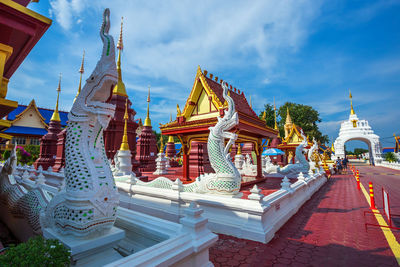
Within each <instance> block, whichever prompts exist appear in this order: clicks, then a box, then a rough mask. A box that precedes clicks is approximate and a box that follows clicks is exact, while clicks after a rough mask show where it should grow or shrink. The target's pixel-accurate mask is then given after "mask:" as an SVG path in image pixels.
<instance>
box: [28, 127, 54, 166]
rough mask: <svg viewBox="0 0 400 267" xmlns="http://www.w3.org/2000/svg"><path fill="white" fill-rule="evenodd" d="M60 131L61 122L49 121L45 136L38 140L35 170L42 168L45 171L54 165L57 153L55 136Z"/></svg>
mask: <svg viewBox="0 0 400 267" xmlns="http://www.w3.org/2000/svg"><path fill="white" fill-rule="evenodd" d="M60 131H61V122H60V121H50V123H49V129H48V132H47V134H45V135H44V136H43V137H42V138H41V139H40V154H39V158H38V159H37V160H36V161H35V163H34V166H35V168H36V169H37V168H38V167H39V166H42V167H43V169H44V170H47V168H48V167H50V166H53V165H54V163H55V159H56V153H57V135H58V133H59V132H60Z"/></svg>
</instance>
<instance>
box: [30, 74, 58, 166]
mask: <svg viewBox="0 0 400 267" xmlns="http://www.w3.org/2000/svg"><path fill="white" fill-rule="evenodd" d="M60 92H61V74H60V80H59V82H58V87H57V102H56V108H55V110H54V112H53V115H52V116H51V118H50V123H49V127H48V131H47V133H46V134H45V135H44V136H43V137H42V138H41V139H40V153H39V158H38V159H37V160H36V161H35V163H34V166H35V168H36V169H37V168H38V167H39V166H42V168H43V170H47V169H48V168H49V167H53V165H54V163H55V159H56V154H57V140H58V136H57V135H58V134H59V133H60V132H61V130H62V128H61V119H60V114H59V112H58V101H59V98H60Z"/></svg>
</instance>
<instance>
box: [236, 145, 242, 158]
mask: <svg viewBox="0 0 400 267" xmlns="http://www.w3.org/2000/svg"><path fill="white" fill-rule="evenodd" d="M236 154H237V155H242V144H241V143H239V144H238V149H237V152H236Z"/></svg>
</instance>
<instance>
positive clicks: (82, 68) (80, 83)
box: [74, 50, 85, 102]
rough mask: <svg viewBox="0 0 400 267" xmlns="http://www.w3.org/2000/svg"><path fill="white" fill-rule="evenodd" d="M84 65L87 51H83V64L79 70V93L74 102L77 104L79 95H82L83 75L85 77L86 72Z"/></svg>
mask: <svg viewBox="0 0 400 267" xmlns="http://www.w3.org/2000/svg"><path fill="white" fill-rule="evenodd" d="M84 64H85V50H83V55H82V63H81V67H80V69H79V73H80V76H79V85H78V92H77V93H76V96H75V98H74V102H75V100H76V98H77V97H78V95H79V94H80V93H81V88H82V75H83V73H84V72H85V69H84V67H83V66H84Z"/></svg>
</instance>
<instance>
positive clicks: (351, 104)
mask: <svg viewBox="0 0 400 267" xmlns="http://www.w3.org/2000/svg"><path fill="white" fill-rule="evenodd" d="M349 92H350V94H349V97H350V106H351V110H350V115H354V114H356V113H355V112H354V109H353V96H352V95H351V90H349Z"/></svg>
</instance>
